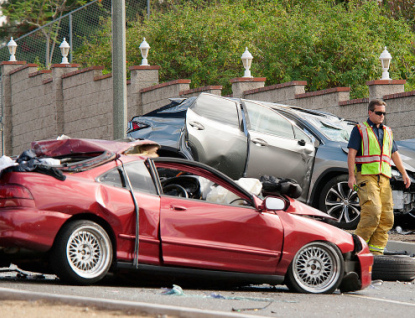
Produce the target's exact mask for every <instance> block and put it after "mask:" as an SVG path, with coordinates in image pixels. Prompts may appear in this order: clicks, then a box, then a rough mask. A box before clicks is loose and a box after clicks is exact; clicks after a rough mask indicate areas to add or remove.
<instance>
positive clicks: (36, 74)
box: [29, 70, 52, 77]
mask: <svg viewBox="0 0 415 318" xmlns="http://www.w3.org/2000/svg"><path fill="white" fill-rule="evenodd" d="M49 73H52V71H51V70H40V71H37V72H33V73H30V74H29V77H35V76H38V75H42V74H49Z"/></svg>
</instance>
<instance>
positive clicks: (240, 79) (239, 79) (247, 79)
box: [231, 77, 267, 83]
mask: <svg viewBox="0 0 415 318" xmlns="http://www.w3.org/2000/svg"><path fill="white" fill-rule="evenodd" d="M266 80H267V78H266V77H235V78H232V79H231V83H240V82H265V81H266Z"/></svg>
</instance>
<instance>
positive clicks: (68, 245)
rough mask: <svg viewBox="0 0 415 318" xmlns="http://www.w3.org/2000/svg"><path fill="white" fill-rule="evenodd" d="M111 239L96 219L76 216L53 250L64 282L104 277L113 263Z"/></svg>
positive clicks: (86, 281)
mask: <svg viewBox="0 0 415 318" xmlns="http://www.w3.org/2000/svg"><path fill="white" fill-rule="evenodd" d="M112 258H113V249H112V242H111V239H110V238H109V236H108V234H107V232H106V231H105V230H104V229H103V228H102V227H101V226H100V225H98V224H97V223H95V222H92V221H86V220H77V221H74V222H71V223H68V224H66V225H65V226H64V227H63V228H62V230H61V231H60V232H59V234H58V236H57V238H56V240H55V244H54V246H53V249H52V253H51V263H52V266H53V269H54V271H55V273H56V275H57V276H58V277H59V278H60V279H61V280H62V281H64V282H66V283H70V284H77V285H89V284H93V283H95V282H97V281H99V280H101V279H102V278H103V277H104V276H105V275H106V274H107V273H108V270H109V269H110V267H111V265H112Z"/></svg>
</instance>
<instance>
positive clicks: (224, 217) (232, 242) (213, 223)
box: [155, 162, 283, 274]
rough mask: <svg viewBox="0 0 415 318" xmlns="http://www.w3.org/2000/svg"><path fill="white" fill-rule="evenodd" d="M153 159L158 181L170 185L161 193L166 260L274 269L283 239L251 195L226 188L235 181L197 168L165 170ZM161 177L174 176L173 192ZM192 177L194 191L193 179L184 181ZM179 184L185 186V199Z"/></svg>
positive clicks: (278, 227)
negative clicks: (196, 189) (228, 180)
mask: <svg viewBox="0 0 415 318" xmlns="http://www.w3.org/2000/svg"><path fill="white" fill-rule="evenodd" d="M155 164H156V166H157V167H158V174H159V175H160V179H163V182H162V184H168V187H164V188H165V189H166V190H165V191H164V193H163V194H162V195H161V212H160V213H161V214H160V237H161V244H162V245H161V246H162V255H163V263H164V264H165V265H174V266H191V267H196V268H205V269H217V270H220V269H222V270H230V271H237V272H257V273H258V272H259V273H265V274H273V273H275V268H276V265H277V263H278V260H279V259H280V256H281V250H282V243H283V230H282V224H281V221H280V219H279V217H278V216H277V215H275V214H270V213H260V212H259V211H257V210H256V209H255V208H254V207H253V203H252V197H251V198H249V197H248V196H246V195H244V194H243V193H241V192H238V191H237V190H235V188H230V187H232V184H233V183H232V184H231V186H230V185H229V183H223V182H222V181H221V180H220V179H219V178H218V177H215V176H213V177H212V175H210V176H209V177H208V176H207V175H206V174H204V173H203V171H202V170H201V169H200V168H198V171H196V170H194V169H193V170H189V169H187V168H186V167H185V166H181V167H180V166H176V167H177V169H172V168H173V166H170V168H169V169H166V167H167V166H166V165H165V164H163V163H160V162H155ZM189 171H192V173H189ZM162 176H178V177H176V178H175V179H174V180H175V183H177V185H178V187H177V191H174V190H173V186H172V183H171V182H167V183H166V181H169V180H168V178H165V177H162ZM190 176H192V177H194V176H196V178H197V179H196V180H199V185H198V186H199V187H200V188H199V190H200V191H199V192H198V193H195V192H194V191H193V190H191V189H194V188H195V187H194V184H193V185H190V184H188V183H187V182H188V181H189V177H190ZM181 180H183V182H182V181H181ZM220 184H222V185H223V187H222V186H220ZM224 186H227V188H225V187H224ZM180 187H181V188H185V189H186V191H187V193H188V197H187V198H186V197H185V195H184V193H183V192H181V190H178V189H179V188H180ZM229 190H231V191H229ZM240 204H242V205H240Z"/></svg>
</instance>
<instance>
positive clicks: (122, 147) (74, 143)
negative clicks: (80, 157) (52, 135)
mask: <svg viewBox="0 0 415 318" xmlns="http://www.w3.org/2000/svg"><path fill="white" fill-rule="evenodd" d="M31 148H32V150H33V151H34V152H35V153H36V156H38V157H43V156H45V157H60V156H65V155H73V154H85V153H103V152H109V153H113V154H141V155H149V154H151V153H153V152H154V153H155V152H156V150H157V149H158V148H160V146H159V144H158V143H156V142H154V141H150V140H135V141H132V142H124V141H109V140H99V139H75V138H74V139H72V138H69V139H60V140H58V139H55V140H42V141H34V142H32V144H31Z"/></svg>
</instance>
